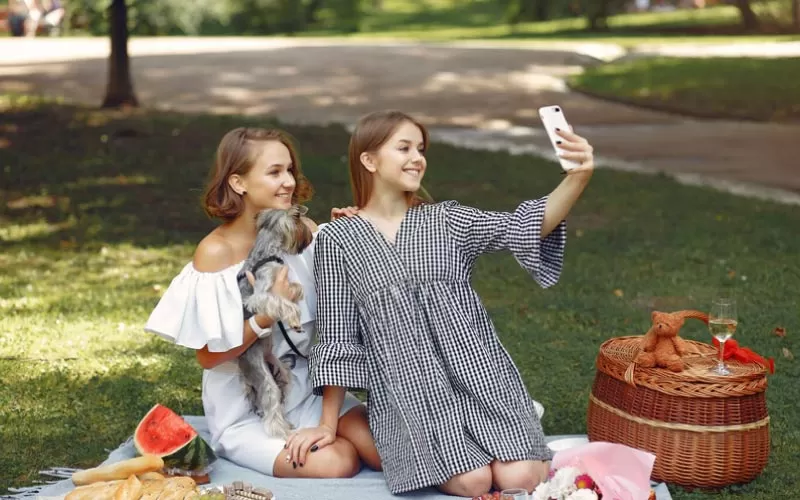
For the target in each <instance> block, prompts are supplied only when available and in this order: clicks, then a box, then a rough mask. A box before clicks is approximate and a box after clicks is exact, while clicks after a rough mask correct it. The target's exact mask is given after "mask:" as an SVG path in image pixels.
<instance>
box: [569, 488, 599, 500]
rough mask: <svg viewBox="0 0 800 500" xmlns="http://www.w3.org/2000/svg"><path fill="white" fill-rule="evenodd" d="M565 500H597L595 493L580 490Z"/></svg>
mask: <svg viewBox="0 0 800 500" xmlns="http://www.w3.org/2000/svg"><path fill="white" fill-rule="evenodd" d="M567 500H597V493H595V492H594V491H592V490H587V489H586V488H581V489H579V490H577V491H575V492H574V493H572V494H571V495H570V496H568V497H567Z"/></svg>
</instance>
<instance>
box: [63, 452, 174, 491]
mask: <svg viewBox="0 0 800 500" xmlns="http://www.w3.org/2000/svg"><path fill="white" fill-rule="evenodd" d="M163 468H164V460H162V459H161V458H160V457H156V456H153V455H145V456H142V457H136V458H131V459H128V460H123V461H122V462H116V463H113V464H108V465H100V466H97V467H95V468H93V469H87V470H80V471H77V472H75V473H74V474H72V482H73V483H74V484H75V486H82V485H85V484H92V483H97V482H100V481H113V480H122V479H127V478H128V477H130V476H131V475H134V476H135V475H137V474H145V473H147V472H157V471H160V470H161V469H163Z"/></svg>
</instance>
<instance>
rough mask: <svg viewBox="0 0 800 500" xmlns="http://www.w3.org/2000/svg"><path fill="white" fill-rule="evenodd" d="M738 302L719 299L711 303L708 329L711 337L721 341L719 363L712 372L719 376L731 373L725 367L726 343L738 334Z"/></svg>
mask: <svg viewBox="0 0 800 500" xmlns="http://www.w3.org/2000/svg"><path fill="white" fill-rule="evenodd" d="M737 324H738V322H737V320H736V300H734V299H728V298H718V299H714V300H713V301H712V302H711V312H709V314H708V329H709V331H710V332H711V335H713V336H714V338H715V339H717V340H718V341H719V361H718V362H717V366H716V367H714V368H712V369H711V371H712V372H713V373H715V374H717V375H730V374H731V371H730V370H728V367H727V366H725V362H724V361H723V354H724V353H725V341H727V340H728V339H729V338H731V337H733V334H734V333H735V332H736V326H737Z"/></svg>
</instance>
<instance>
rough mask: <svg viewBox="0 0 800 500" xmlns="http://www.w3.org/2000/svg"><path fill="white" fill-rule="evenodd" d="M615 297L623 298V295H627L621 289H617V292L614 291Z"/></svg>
mask: <svg viewBox="0 0 800 500" xmlns="http://www.w3.org/2000/svg"><path fill="white" fill-rule="evenodd" d="M614 295H616V296H617V297H622V296H623V295H625V293H624V292H623V291H622V290H620V289H619V288H617V289H616V290H614Z"/></svg>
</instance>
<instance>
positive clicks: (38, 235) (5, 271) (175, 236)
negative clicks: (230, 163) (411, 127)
mask: <svg viewBox="0 0 800 500" xmlns="http://www.w3.org/2000/svg"><path fill="white" fill-rule="evenodd" d="M2 102H4V103H5V104H6V105H7V107H6V108H5V109H3V110H2V115H0V116H1V118H0V168H2V169H3V170H2V172H3V173H2V175H3V186H2V191H0V244H1V245H2V248H3V250H2V252H0V331H1V332H2V335H0V442H2V443H3V445H2V446H0V485H1V486H0V494H2V493H3V492H4V488H6V487H7V486H12V487H14V486H23V485H30V484H32V483H33V482H34V481H36V480H38V479H40V478H39V476H38V471H39V470H42V469H45V468H47V467H50V466H56V465H61V466H73V467H88V466H93V465H96V464H97V463H99V462H100V461H101V460H103V459H104V457H105V456H106V455H107V450H108V449H110V448H114V447H116V446H117V445H118V444H119V443H121V442H122V441H123V440H125V439H126V438H127V437H128V436H130V435H131V433H132V432H133V430H134V428H135V426H136V423H137V422H138V421H139V419H140V418H141V417H142V416H143V415H144V414H145V413H146V412H147V410H148V409H149V408H150V407H152V406H153V405H154V404H156V403H162V404H164V405H166V406H168V407H170V408H173V409H174V410H176V411H178V412H180V413H182V414H201V413H202V406H201V400H200V376H201V369H200V368H199V366H198V365H197V364H196V363H195V362H194V358H193V354H192V353H191V352H190V351H188V350H186V349H183V348H179V347H176V346H173V345H171V344H168V343H167V342H165V341H163V340H161V339H160V338H157V337H155V336H153V335H149V334H145V333H143V331H142V327H143V324H144V322H145V321H146V319H147V317H148V314H149V313H150V311H151V310H152V308H153V307H154V305H155V304H156V302H157V300H158V299H159V297H160V295H161V294H162V293H163V292H164V290H165V289H166V287H167V286H168V285H169V283H170V280H171V279H172V277H173V276H175V275H176V274H177V273H178V272H179V271H180V269H181V268H182V266H183V265H184V264H185V263H186V262H187V261H188V260H189V259H190V258H191V255H192V251H193V248H194V245H195V244H196V243H197V242H198V241H199V240H200V239H201V238H202V237H203V235H204V234H205V233H206V232H207V231H208V230H209V229H210V228H211V227H212V224H211V222H210V221H208V220H207V219H206V218H205V217H204V216H203V214H202V213H201V210H200V208H199V199H200V195H201V188H202V185H203V181H204V179H205V177H206V173H207V169H208V167H209V166H210V164H211V161H212V158H213V155H214V151H215V147H216V144H217V141H218V140H219V138H220V137H221V136H222V135H223V133H224V132H226V131H227V130H229V129H231V128H233V127H235V126H239V125H256V126H259V125H261V126H263V125H269V124H270V122H268V121H267V120H266V119H259V118H255V117H247V118H246V117H237V116H210V115H209V116H205V115H183V114H171V113H165V112H154V111H140V112H136V113H134V114H130V115H125V114H121V113H111V112H100V111H95V110H91V109H86V108H78V107H70V106H67V105H60V104H50V103H42V102H37V101H36V100H30V99H27V98H22V99H20V98H14V99H10V98H8V97H6V98H4V99H3V101H2ZM287 128H288V130H289V131H291V133H292V134H293V135H294V136H295V137H296V138H297V140H298V142H299V143H300V146H301V149H302V152H303V160H304V161H303V165H304V169H305V171H306V173H307V174H308V176H309V177H310V179H311V180H312V181H313V182H314V183H315V187H316V190H317V195H316V196H315V198H314V200H313V201H312V202H311V203H310V212H309V213H310V215H311V216H312V217H314V218H315V219H316V220H318V221H323V220H325V218H326V215H327V214H328V213H329V209H330V207H331V206H332V205H334V206H343V205H346V204H349V202H350V197H349V187H348V178H347V172H346V166H345V161H344V160H343V155H345V154H346V153H345V151H346V141H347V135H346V133H345V131H344V130H343V129H342V128H340V127H338V126H330V127H310V126H309V127H306V126H304V127H297V126H291V127H287ZM428 156H429V171H428V174H427V177H426V185H427V187H428V189H429V191H430V192H431V193H432V195H433V196H434V197H436V198H438V199H448V198H456V199H459V200H460V201H462V202H463V203H466V204H470V205H474V206H480V207H482V208H487V209H512V208H513V207H514V206H515V205H516V203H518V202H519V201H521V200H523V199H527V198H531V197H536V196H540V195H544V194H546V193H548V192H549V191H550V190H551V189H552V188H553V187H554V186H555V185H556V184H557V183H558V182H560V180H561V179H562V177H561V176H560V175H559V173H558V172H559V169H558V167H557V166H556V165H554V164H552V163H549V162H547V161H544V160H539V159H533V158H531V157H523V156H510V155H507V154H503V153H496V152H495V153H492V152H478V151H472V150H465V149H459V148H453V147H449V146H445V145H441V144H435V145H434V146H433V147H432V148H431V150H430V152H429V155H428ZM798 226H800V213H798V211H797V210H796V207H788V206H781V205H777V204H771V203H768V202H763V201H754V200H750V199H745V198H739V197H735V196H732V195H728V194H724V193H720V192H717V191H713V190H710V189H707V188H700V187H687V186H682V185H679V184H677V183H675V182H673V181H672V180H669V179H667V178H664V177H660V176H640V175H636V174H631V173H624V172H615V171H611V170H599V171H597V172H596V173H595V176H594V178H593V180H592V183H591V185H590V187H589V188H588V191H587V192H586V193H585V195H584V196H583V197H582V199H581V201H580V202H579V203H578V205H577V206H576V207H575V208H574V210H573V214H572V215H571V217H570V220H569V237H568V247H567V253H566V261H565V267H564V271H563V275H562V279H561V282H560V283H559V284H558V285H557V286H555V287H553V288H551V289H548V290H542V289H540V288H539V287H537V286H536V285H535V284H534V282H533V281H532V280H531V279H530V278H529V277H528V276H527V275H526V273H525V272H524V271H522V270H521V269H520V268H519V266H518V265H517V264H516V263H515V261H514V259H513V258H512V257H510V256H509V255H507V254H499V255H495V256H490V257H484V258H483V259H481V260H480V261H479V263H478V266H477V269H476V273H475V286H476V289H477V290H478V292H479V294H480V295H481V297H482V298H483V300H484V302H485V304H486V306H487V308H488V310H489V313H490V314H491V316H492V318H493V320H494V322H495V324H496V326H497V328H498V331H499V332H500V335H501V337H502V341H503V343H504V344H505V346H506V347H507V349H508V350H509V352H510V353H511V355H512V356H513V358H514V359H515V360H516V362H517V363H518V366H519V369H520V371H521V373H522V376H523V377H524V380H525V382H526V384H527V387H528V388H529V390H530V392H531V394H532V395H533V396H534V397H535V398H536V399H538V400H539V401H541V402H542V403H543V404H544V405H545V407H546V409H547V410H546V413H545V416H544V419H543V425H544V428H545V430H546V432H547V433H549V434H564V433H583V432H585V431H586V424H585V420H586V418H585V417H586V409H587V404H588V394H589V390H590V387H591V383H592V380H593V377H594V373H595V369H594V359H595V356H596V353H597V349H598V347H599V345H600V344H601V343H602V342H603V341H604V340H606V339H608V338H611V337H615V336H621V335H635V334H640V333H643V332H644V331H645V330H647V328H648V327H649V312H650V310H651V308H654V307H655V308H657V309H660V310H676V309H680V308H686V307H692V308H701V309H703V308H706V307H707V305H708V304H709V302H710V300H711V299H712V298H713V297H714V296H715V294H717V293H718V292H724V293H733V294H735V295H736V296H737V297H738V299H739V302H740V329H739V332H738V333H737V335H738V338H739V339H740V341H741V342H742V343H743V345H746V346H749V347H751V348H753V349H754V350H756V351H757V352H759V353H761V354H763V355H766V356H771V357H775V358H776V364H777V372H776V374H775V375H774V376H772V377H771V380H770V386H769V390H768V392H767V397H768V404H769V410H770V413H771V416H772V421H771V426H772V455H771V459H770V463H769V465H768V467H767V468H766V470H765V472H764V473H763V475H761V476H760V477H759V478H758V479H757V480H756V481H755V482H753V483H752V484H750V485H747V486H744V487H737V488H731V489H728V490H725V491H724V492H723V493H722V494H721V495H713V496H712V495H711V494H705V493H699V492H694V493H687V492H685V491H682V490H680V489H678V488H672V491H673V494H674V498H675V499H676V500H685V499H706V498H708V499H710V498H715V499H725V500H728V499H729V500H734V499H738V498H742V497H741V495H742V494H744V495H745V496H746V497H747V498H749V499H754V500H773V499H775V498H791V497H793V496H794V495H795V494H796V492H797V491H798V490H800V477H799V476H798V475H797V474H796V462H797V457H798V456H799V455H800V412H798V409H797V401H798V400H800V385H798V384H797V383H796V381H797V380H798V377H800V365H799V364H798V362H797V361H796V360H795V359H789V358H788V357H787V356H788V354H789V353H793V352H794V353H797V352H800V346H798V340H797V339H798V333H799V332H800V317H798V310H797V305H796V302H795V297H796V290H798V288H800V258H799V257H800V255H799V253H798V252H799V250H798V249H800V233H798V231H797V227H798ZM778 326H780V327H783V328H785V329H786V332H787V334H786V336H785V338H781V337H778V336H775V335H773V333H772V332H773V330H774V329H775V328H776V327H778ZM683 335H684V336H685V337H687V338H691V339H697V340H701V341H708V333H707V332H706V331H705V330H704V328H703V327H702V325H701V324H700V323H699V322H689V323H687V325H686V326H685V327H684V330H683ZM783 353H786V355H784V354H783ZM476 369H483V370H489V371H491V370H492V367H491V366H485V367H476Z"/></svg>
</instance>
